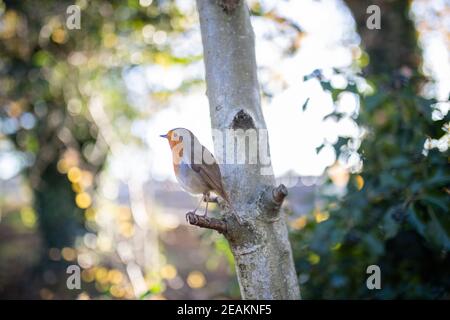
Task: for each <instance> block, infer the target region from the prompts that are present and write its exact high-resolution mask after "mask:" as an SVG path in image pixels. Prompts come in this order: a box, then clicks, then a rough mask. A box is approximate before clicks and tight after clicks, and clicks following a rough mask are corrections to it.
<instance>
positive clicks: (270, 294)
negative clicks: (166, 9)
mask: <svg viewBox="0 0 450 320" xmlns="http://www.w3.org/2000/svg"><path fill="white" fill-rule="evenodd" d="M197 8H198V12H199V15H200V26H201V33H202V42H203V50H204V59H205V67H206V83H207V96H208V99H209V105H210V113H211V124H212V128H213V129H214V130H217V131H218V132H221V133H222V134H223V136H226V133H228V134H229V133H230V132H232V134H234V135H235V136H234V137H233V141H232V143H233V145H234V139H235V138H237V139H244V141H246V137H247V138H248V137H250V138H249V139H250V140H251V136H252V134H253V133H257V134H260V135H259V136H258V138H257V140H258V143H259V144H258V146H259V148H258V150H259V151H261V150H267V152H266V153H267V154H268V141H267V139H264V137H265V133H266V124H265V121H264V118H263V114H262V111H261V102H260V94H259V84H258V78H257V73H256V71H257V70H256V59H255V43H254V35H253V29H252V26H251V24H250V17H249V10H248V7H247V5H246V3H245V1H243V0H240V1H239V0H197ZM230 129H231V130H233V131H229V130H230ZM239 129H241V130H239ZM228 143H229V141H228ZM223 146H224V140H223V139H221V138H220V137H219V138H218V137H217V136H216V137H215V139H214V149H215V154H216V157H218V158H220V156H221V155H223V154H222V152H223ZM251 148H252V145H251V143H250V147H249V148H248V150H249V151H251V150H250V149H251ZM233 152H235V153H234V155H237V153H239V155H240V156H241V155H242V152H246V150H242V149H238V150H237V151H233ZM244 154H247V153H244ZM251 157H252V156H251V155H250V154H249V156H248V158H247V161H246V162H245V164H237V163H231V164H230V163H226V164H224V165H221V172H222V176H223V183H224V187H225V190H226V191H227V193H228V194H229V197H230V202H231V204H232V206H233V208H234V210H235V211H236V213H237V214H238V215H239V217H240V219H241V220H242V221H241V224H239V223H238V222H237V220H236V219H234V218H233V216H232V215H231V214H230V209H229V210H228V211H227V210H225V217H224V219H223V220H220V221H219V220H217V219H206V220H205V219H201V218H200V217H197V218H195V219H192V220H191V219H190V222H191V224H196V225H198V226H202V227H207V228H208V227H210V228H213V229H216V230H219V231H220V232H222V233H224V235H225V237H226V238H227V239H228V241H229V243H230V245H231V250H232V252H233V255H234V258H235V262H236V271H237V276H238V280H239V285H240V289H241V294H242V298H243V299H299V298H300V291H299V287H298V281H297V276H296V272H295V268H294V262H293V258H292V250H291V246H290V243H289V240H288V230H287V226H286V222H285V219H284V216H283V215H282V214H281V213H280V206H281V204H282V202H283V199H284V197H285V196H286V195H287V189H286V187H285V186H283V185H280V186H279V187H276V188H275V179H274V176H273V173H272V167H271V164H270V161H269V163H264V164H262V163H261V153H260V156H259V162H258V161H256V162H257V163H252V162H251V161H248V160H249V159H250V158H251ZM257 158H258V157H257ZM269 159H270V158H269ZM211 220H215V221H214V223H212V222H211ZM211 223H212V225H210V226H208V224H211ZM218 224H219V225H220V226H218Z"/></svg>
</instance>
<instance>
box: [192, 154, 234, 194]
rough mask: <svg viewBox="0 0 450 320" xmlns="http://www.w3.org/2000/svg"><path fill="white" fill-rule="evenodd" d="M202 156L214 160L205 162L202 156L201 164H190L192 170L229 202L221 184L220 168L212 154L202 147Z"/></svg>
mask: <svg viewBox="0 0 450 320" xmlns="http://www.w3.org/2000/svg"><path fill="white" fill-rule="evenodd" d="M203 156H207V157H210V159H212V160H214V161H212V163H206V162H205V161H204V158H203V160H202V163H201V164H194V163H193V164H191V168H192V170H194V171H195V172H197V173H198V174H199V175H200V176H201V177H202V179H203V180H204V181H205V182H206V183H207V184H208V185H209V186H210V187H211V189H212V190H214V191H216V192H217V193H218V195H219V196H221V197H222V198H223V199H224V200H225V201H227V202H229V198H228V195H227V194H226V192H225V190H224V189H223V186H222V175H221V174H220V168H219V165H218V164H217V162H216V160H215V159H214V156H213V155H212V154H211V152H209V151H208V149H206V148H205V147H203ZM208 162H211V161H208Z"/></svg>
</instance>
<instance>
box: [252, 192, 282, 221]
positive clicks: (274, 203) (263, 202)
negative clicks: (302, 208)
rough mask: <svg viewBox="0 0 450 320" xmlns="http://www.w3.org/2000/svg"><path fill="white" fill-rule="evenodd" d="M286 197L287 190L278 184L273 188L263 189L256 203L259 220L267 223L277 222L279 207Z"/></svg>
mask: <svg viewBox="0 0 450 320" xmlns="http://www.w3.org/2000/svg"><path fill="white" fill-rule="evenodd" d="M287 195H288V190H287V188H286V186H285V185H284V184H280V185H279V186H278V187H275V188H273V187H267V188H265V189H264V190H263V192H261V195H260V197H259V199H258V201H257V209H258V211H259V213H260V218H262V219H263V220H268V221H276V220H278V219H279V216H280V215H279V213H280V208H281V205H282V204H283V201H284V199H285V198H286V196H287Z"/></svg>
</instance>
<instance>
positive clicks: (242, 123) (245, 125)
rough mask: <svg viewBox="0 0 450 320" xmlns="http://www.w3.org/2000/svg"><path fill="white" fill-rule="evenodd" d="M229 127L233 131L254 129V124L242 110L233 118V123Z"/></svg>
mask: <svg viewBox="0 0 450 320" xmlns="http://www.w3.org/2000/svg"><path fill="white" fill-rule="evenodd" d="M231 127H232V128H233V129H235V130H236V129H243V130H247V129H254V128H255V122H254V121H253V118H252V116H251V115H249V114H248V113H247V112H245V111H244V110H243V109H241V110H239V111H238V113H236V115H235V116H234V118H233V121H232V123H231Z"/></svg>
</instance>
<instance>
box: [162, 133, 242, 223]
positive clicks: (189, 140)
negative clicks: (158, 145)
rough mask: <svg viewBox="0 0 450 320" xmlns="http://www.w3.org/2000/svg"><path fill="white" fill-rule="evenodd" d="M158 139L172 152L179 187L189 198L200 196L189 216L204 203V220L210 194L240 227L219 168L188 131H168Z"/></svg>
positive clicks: (210, 154) (204, 148)
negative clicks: (165, 140)
mask: <svg viewBox="0 0 450 320" xmlns="http://www.w3.org/2000/svg"><path fill="white" fill-rule="evenodd" d="M161 137H162V138H166V139H167V140H168V142H169V146H170V149H171V150H172V160H173V169H174V171H175V176H176V178H177V181H178V183H179V184H180V186H181V187H182V188H183V189H184V190H185V191H187V192H189V193H191V194H202V198H201V199H200V202H199V204H198V205H197V208H195V210H194V211H193V213H194V214H195V212H196V211H197V210H198V208H199V207H200V204H201V203H202V201H206V209H205V214H204V215H203V216H204V217H206V216H207V214H208V202H209V200H210V192H211V191H212V192H214V193H216V194H217V195H218V196H220V197H221V198H222V199H223V200H225V202H226V203H227V204H228V205H229V206H230V208H231V209H232V212H233V214H234V215H235V217H236V219H237V221H238V222H239V223H240V219H239V217H238V215H237V214H236V212H235V210H234V208H233V206H232V205H231V203H230V199H229V198H228V195H227V193H226V192H225V190H224V188H223V185H222V175H221V174H220V168H219V166H218V164H217V162H216V159H215V158H214V156H213V155H212V153H211V152H209V150H208V149H207V148H206V147H205V146H203V145H202V144H201V143H200V141H199V140H198V139H197V137H196V136H195V135H194V134H193V133H192V132H191V131H189V130H188V129H185V128H175V129H172V130H169V132H168V133H167V134H164V135H161Z"/></svg>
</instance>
